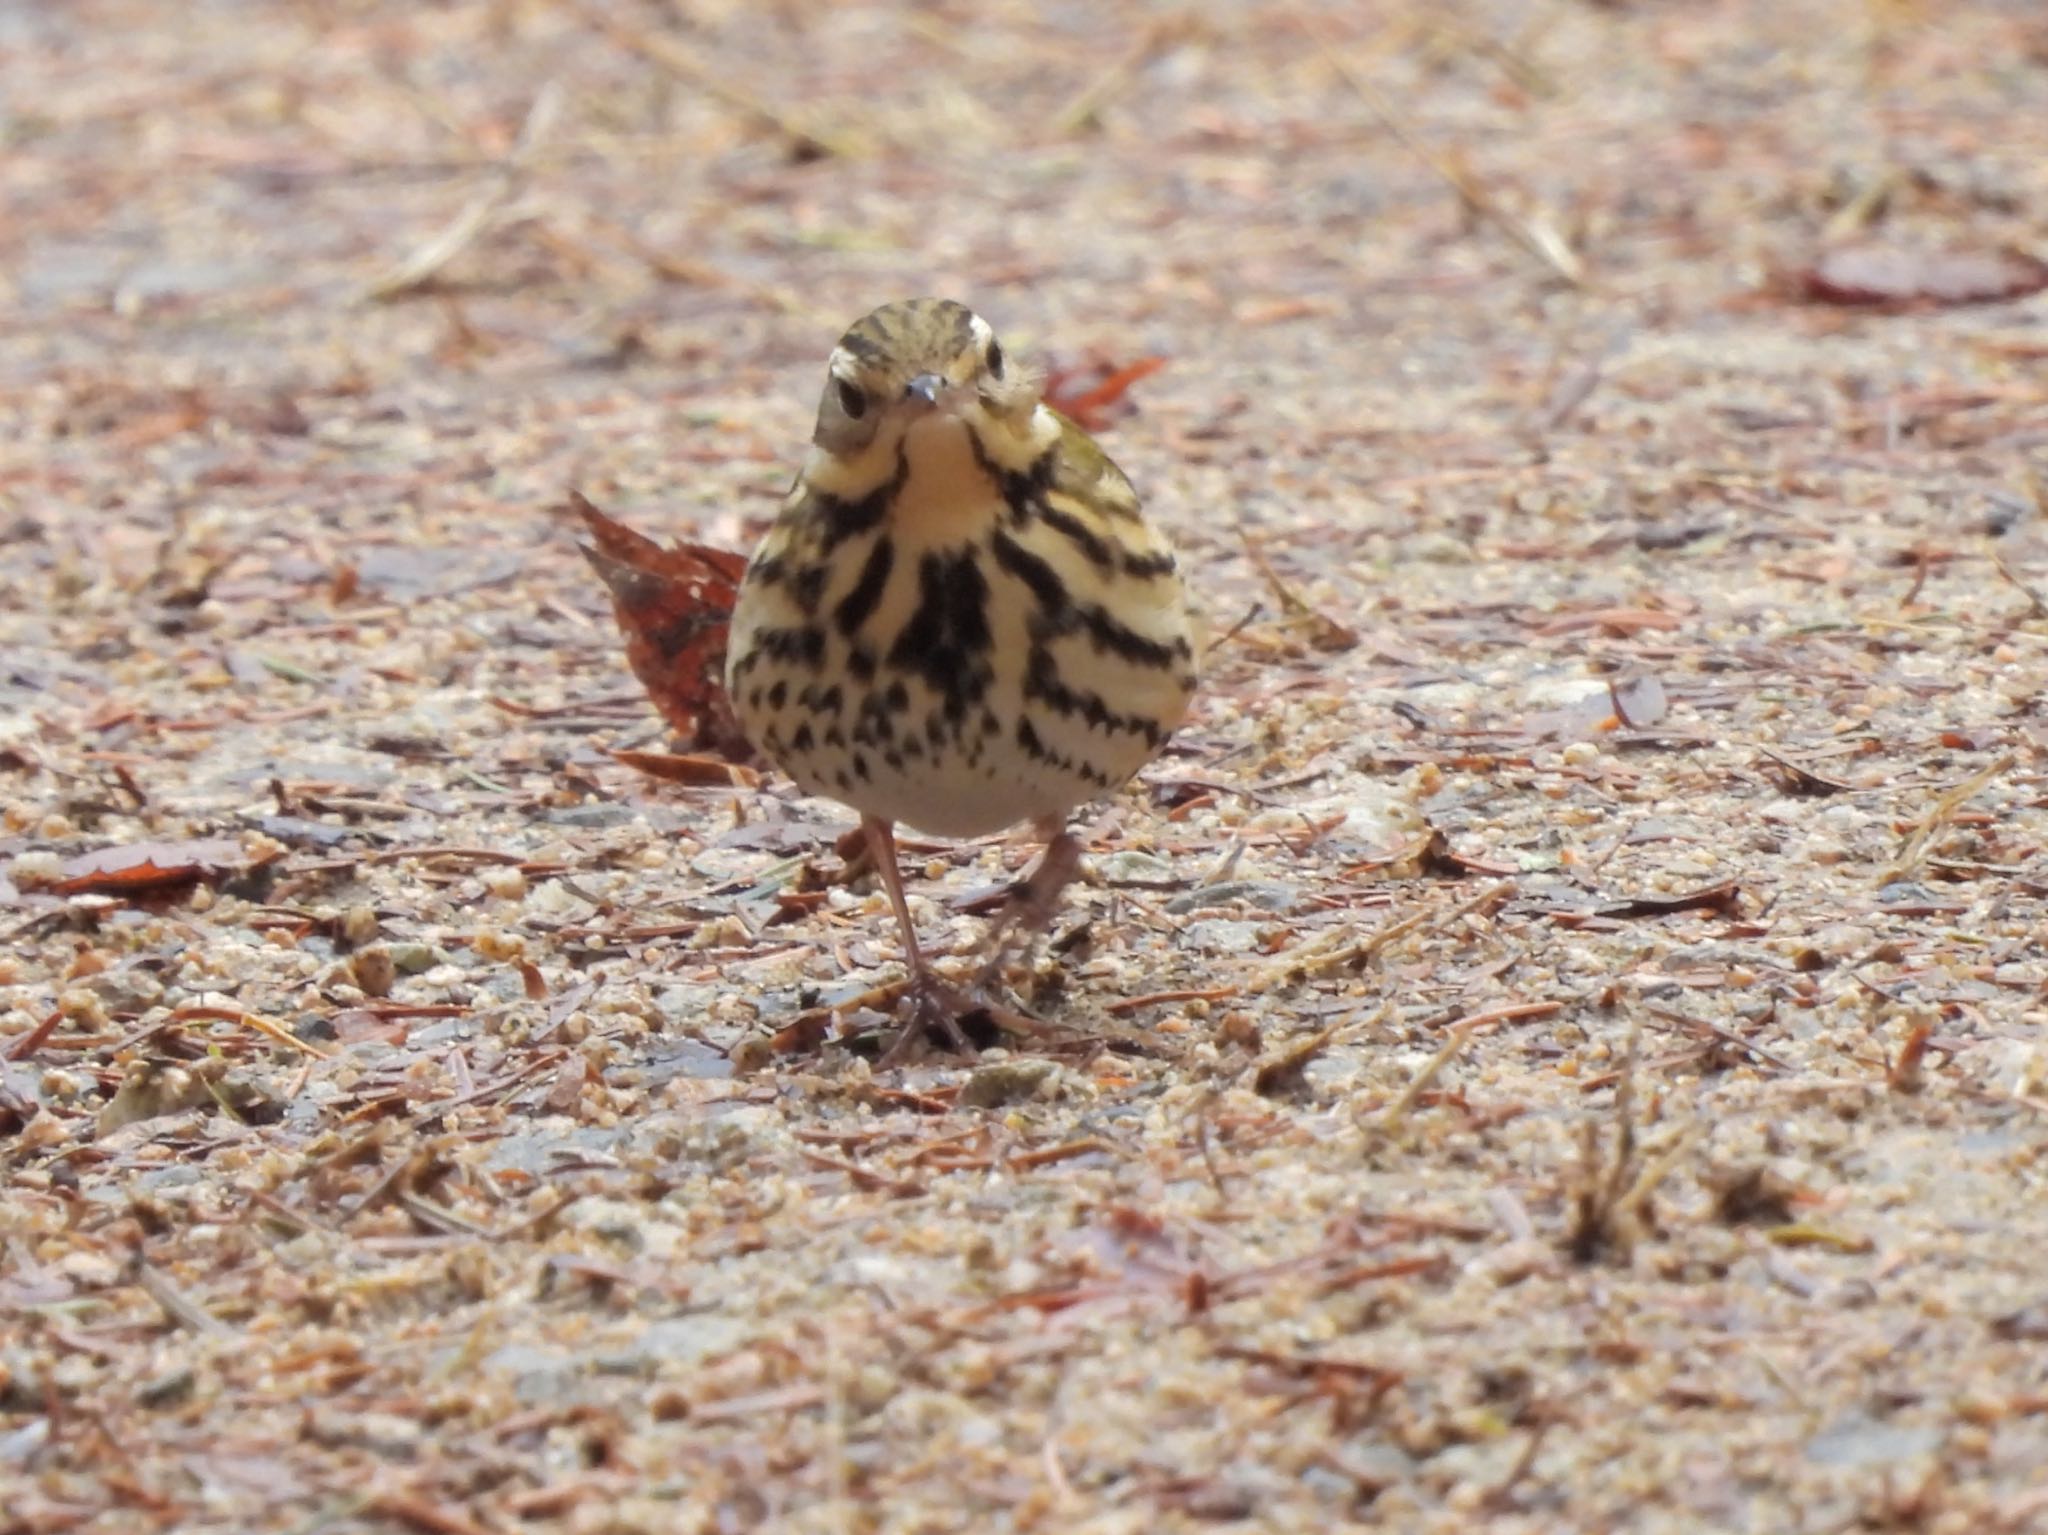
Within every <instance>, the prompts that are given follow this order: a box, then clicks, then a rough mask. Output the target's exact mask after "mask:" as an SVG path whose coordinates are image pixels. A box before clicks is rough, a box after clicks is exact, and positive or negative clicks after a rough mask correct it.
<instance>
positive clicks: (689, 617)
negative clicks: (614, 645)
mask: <svg viewBox="0 0 2048 1535" xmlns="http://www.w3.org/2000/svg"><path fill="white" fill-rule="evenodd" d="M569 505H570V508H571V509H572V510H574V511H575V512H576V513H577V514H578V515H579V516H581V517H582V519H583V524H584V526H585V527H586V528H588V529H589V531H590V536H591V538H592V540H593V541H594V542H593V543H589V544H585V545H583V546H582V548H583V554H584V557H585V558H586V559H588V560H589V561H590V563H591V565H592V567H593V568H595V570H596V571H597V573H598V574H599V575H600V576H602V577H603V578H604V584H605V585H606V587H608V588H609V589H610V591H611V595H612V611H613V613H614V614H616V615H617V617H618V621H619V629H620V631H621V632H622V633H623V634H624V635H625V636H626V660H627V662H628V663H629V664H630V665H631V666H632V668H633V675H634V676H636V677H638V678H639V679H640V685H641V686H642V687H644V688H646V689H647V695H648V697H650V698H651V699H653V700H654V706H655V708H657V709H659V710H660V711H661V717H662V718H663V719H665V720H667V721H668V723H669V728H670V729H672V730H673V731H675V733H676V734H677V735H678V736H680V737H681V738H682V739H683V741H684V742H685V743H686V744H688V745H689V746H692V747H696V748H701V749H704V750H707V751H711V752H714V753H716V754H717V755H718V756H720V757H723V758H725V759H727V760H728V761H731V762H746V761H750V760H751V759H752V757H753V755H754V753H753V749H752V748H751V747H750V746H748V744H747V739H746V736H745V735H744V734H742V733H741V730H740V727H739V721H738V720H737V719H735V718H734V717H733V712H732V704H731V701H730V700H729V699H728V698H727V697H726V694H725V647H726V639H727V634H728V631H729V629H730V627H731V623H732V610H733V604H734V603H735V602H736V601H737V600H738V598H739V583H740V577H741V576H742V575H744V574H745V573H746V569H747V559H746V556H745V555H743V554H735V553H733V552H732V551H731V550H729V549H716V548H713V547H712V546H711V545H709V544H677V545H676V546H675V547H673V548H663V547H662V546H661V545H660V544H657V543H656V542H655V541H654V540H653V539H651V538H645V537H642V536H641V535H640V534H638V533H635V532H634V531H633V530H632V529H631V528H628V527H627V526H625V524H623V523H620V522H616V521H614V520H613V519H612V518H610V517H607V516H606V515H605V514H604V513H603V512H601V511H599V510H598V509H597V508H596V507H595V506H593V505H592V504H591V503H590V502H589V501H588V500H587V499H585V497H584V496H583V495H582V494H581V493H580V492H577V491H571V492H570V493H569Z"/></svg>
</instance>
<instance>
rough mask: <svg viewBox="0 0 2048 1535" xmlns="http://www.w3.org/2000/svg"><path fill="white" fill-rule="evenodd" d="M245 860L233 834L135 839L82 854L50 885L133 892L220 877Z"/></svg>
mask: <svg viewBox="0 0 2048 1535" xmlns="http://www.w3.org/2000/svg"><path fill="white" fill-rule="evenodd" d="M243 862H245V859H244V857H243V853H242V844H241V843H239V842H237V841H235V840H234V839H233V838H231V837H203V838H199V839H196V840H194V841H189V842H131V843H128V844H125V845H124V846H121V847H103V848H101V849H99V850H98V851H97V852H92V853H81V854H80V855H79V856H78V857H76V858H73V859H71V860H70V861H69V862H68V863H66V864H65V865H64V875H63V878H61V879H59V880H58V881H57V882H56V883H55V884H53V885H51V886H50V889H51V890H52V891H54V892H55V893H56V894H58V895H83V894H85V893H87V892H89V891H103V892H106V893H108V894H113V895H133V894H135V893H137V892H139V891H144V890H162V889H166V888H168V887H171V886H175V885H190V884H195V883H197V882H198V881H199V880H201V879H208V878H215V877H218V876H219V875H221V874H224V873H226V872H228V871H230V870H232V869H235V868H238V867H240V866H241V865H242V863H243Z"/></svg>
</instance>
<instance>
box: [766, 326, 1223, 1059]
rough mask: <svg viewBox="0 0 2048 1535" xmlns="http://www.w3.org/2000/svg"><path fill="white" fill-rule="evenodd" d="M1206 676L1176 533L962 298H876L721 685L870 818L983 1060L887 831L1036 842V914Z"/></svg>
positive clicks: (815, 783)
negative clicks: (1094, 809)
mask: <svg viewBox="0 0 2048 1535" xmlns="http://www.w3.org/2000/svg"><path fill="white" fill-rule="evenodd" d="M1196 682H1197V658H1196V640H1195V631H1194V627H1193V621H1192V619H1191V616H1190V610H1189V604H1188V595H1187V590H1186V586H1185V583H1184V581H1183V579H1182V574H1181V570H1180V564H1179V561H1178V559H1177V557H1176V555H1175V552H1174V549H1173V546H1172V544H1171V543H1170V541H1169V540H1168V539H1167V538H1166V537H1165V536H1163V535H1162V534H1161V532H1160V531H1159V530H1158V528H1157V527H1155V526H1154V525H1153V524H1152V523H1150V522H1148V521H1147V520H1146V518H1145V516H1144V514H1143V511H1142V509H1141V507H1140V504H1139V500H1138V497H1137V494H1136V492H1135V491H1133V489H1132V488H1131V483H1130V481H1129V480H1128V479H1127V478H1126V477H1125V476H1124V473H1123V471H1122V470H1120V469H1118V468H1117V466H1116V465H1115V464H1114V463H1113V462H1111V460H1110V458H1109V456H1108V455H1107V454H1106V453H1104V452H1103V450H1102V449H1101V448H1100V447H1099V446H1097V444H1096V443H1095V441H1094V439H1093V438H1091V437H1090V436H1089V435H1088V433H1087V432H1086V431H1084V430H1083V429H1082V428H1081V427H1079V426H1078V425H1076V424H1075V423H1074V422H1073V421H1071V420H1069V419H1067V418H1066V417H1065V416H1063V415H1062V414H1060V412H1059V411H1057V410H1055V409H1054V408H1053V407H1052V406H1050V405H1048V404H1047V403H1046V402H1045V399H1044V398H1043V388H1042V384H1041V379H1040V376H1039V374H1037V373H1036V372H1035V371H1034V370H1032V369H1031V368H1029V367H1027V366H1025V365H1024V364H1023V363H1022V362H1021V361H1020V360H1018V359H1015V358H1012V357H1011V356H1010V354H1009V353H1008V352H1007V351H1006V350H1005V349H1004V347H1003V345H1002V343H1001V341H1000V340H998V338H997V336H996V334H995V332H994V330H993V329H992V328H991V327H990V325H989V323H988V322H987V321H986V320H984V319H983V318H982V317H981V316H980V315H978V314H976V313H975V312H974V311H973V310H972V309H970V308H968V307H967V306H966V305H964V304H961V303H958V302H955V301H953V300H951V299H938V298H918V299H909V300H903V301H899V302H894V303H888V304H884V305H882V306H881V307H880V308H878V309H876V310H874V311H873V312H872V313H870V314H868V315H866V316H865V317H863V318H862V319H860V320H857V321H855V322H854V324H853V325H852V326H851V327H849V328H848V330H847V331H846V333H845V334H844V335H843V336H841V337H840V338H839V342H838V345H837V346H835V347H834V348H833V351H832V355H831V359H830V361H829V363H828V364H827V368H826V375H825V387H824V392H823V395H822V397H821V399H820V401H819V405H818V415H817V424H816V427H815V429H814V430H813V432H812V435H811V444H810V449H809V452H808V453H807V455H806V456H805V458H804V460H803V464H802V468H801V469H800V470H799V472H798V473H797V475H796V478H795V481H794V483H793V484H792V486H791V488H790V491H789V494H788V496H787V498H786V499H785V500H784V502H783V504H782V507H781V510H780V512H779V514H778V515H777V517H776V519H775V522H774V525H773V526H772V528H770V530H769V531H768V532H767V534H766V535H765V537H764V538H763V540H762V542H761V544H760V545H759V547H758V548H757V549H756V550H755V552H754V554H753V557H752V558H751V560H750V561H749V562H748V564H747V567H746V572H745V575H744V577H743V578H742V580H741V582H740V588H739V594H738V598H737V601H736V604H735V606H734V610H733V616H732V630H731V637H730V641H729V648H728V652H727V666H726V689H727V694H728V696H729V698H730V700H731V703H732V706H733V709H734V712H735V715H736V717H737V719H738V722H739V725H740V728H741V730H742V731H743V732H744V733H745V735H746V737H747V739H748V740H749V741H750V742H751V743H752V744H753V745H754V747H755V748H756V749H757V750H758V751H759V752H760V753H761V755H762V756H763V757H765V758H766V759H767V760H768V761H770V762H772V763H773V764H775V766H777V767H778V768H780V769H781V770H782V771H783V772H784V773H786V774H787V775H788V776H789V777H790V778H791V779H792V780H794V781H795V783H796V785H797V787H798V788H799V789H800V790H802V791H803V792H804V793H806V794H809V795H815V796H819V797H822V798H825V799H830V800H835V801H837V802H838V803H840V804H842V805H844V806H846V807H848V808H849V809H851V810H853V811H854V812H856V813H857V814H858V815H859V817H860V822H861V828H862V832H863V834H864V840H865V843H866V847H867V851H868V853H869V855H870V858H871V860H872V862H873V864H874V866H875V869H876V871H877V873H878V874H879V876H880V879H881V881H882V885H883V888H884V890H885V892H886V894H887V896H888V900H889V904H890V907H891V909H892V910H893V913H894V916H895V920H896V923H897V926H898V927H899V929H900V931H901V933H902V942H903V950H904V959H905V962H906V967H907V970H908V972H909V973H908V979H907V982H906V986H905V995H906V997H907V998H908V1001H909V1004H910V1013H911V1019H910V1024H909V1026H908V1027H905V1028H904V1029H903V1030H902V1031H901V1032H900V1033H899V1034H898V1035H897V1036H896V1040H895V1042H894V1043H893V1044H892V1045H891V1046H890V1049H889V1050H888V1051H887V1052H886V1053H885V1055H884V1056H883V1061H884V1062H885V1063H886V1062H890V1061H892V1060H895V1059H900V1058H901V1056H902V1054H903V1053H904V1052H906V1051H907V1050H908V1049H911V1048H915V1047H914V1046H913V1045H912V1044H911V1043H910V1042H911V1041H913V1040H916V1039H919V1038H922V1037H925V1036H926V1035H927V1033H928V1031H932V1030H936V1032H937V1033H939V1034H940V1035H941V1036H942V1037H944V1038H945V1039H946V1040H947V1041H948V1042H950V1043H951V1044H952V1045H954V1046H955V1047H956V1048H958V1049H960V1050H962V1051H963V1052H969V1053H971V1050H972V1046H971V1045H970V1044H969V1042H968V1040H967V1038H966V1035H965V1032H964V1031H963V1030H962V1028H961V1027H960V1019H961V1018H962V1017H963V1016H966V1015H968V1014H970V1013H972V1012H973V1011H975V1010H976V1008H977V1006H978V1005H980V1004H977V1003H976V1002H975V1001H974V1000H973V999H972V998H970V997H967V996H964V995H963V994H962V993H961V992H959V991H958V990H957V989H956V988H955V987H953V986H952V985H951V984H949V983H948V982H947V981H946V980H944V979H943V978H942V977H941V976H940V975H939V973H938V972H937V971H936V970H934V968H933V967H932V965H931V963H930V961H929V959H928V957H927V956H926V954H925V952H924V950H923V948H922V946H921V945H920V943H919V941H918V935H917V927H916V924H915V922H914V921H913V920H912V917H911V913H910V906H909V902H908V901H907V900H906V898H905V896H904V891H903V878H902V873H901V870H900V869H899V867H898V864H897V855H896V841H895V829H896V827H897V826H898V825H904V826H908V827H911V828H913V829H915V830H916V831H919V832H923V833H926V834H929V835H932V836H936V837H944V838H974V837H982V836H987V835H989V834H991V833H994V832H998V831H1002V830H1005V829H1008V828H1011V827H1015V826H1018V825H1023V824H1028V825H1029V826H1030V827H1031V828H1032V829H1033V831H1034V832H1035V834H1036V835H1037V836H1038V838H1040V839H1041V840H1042V841H1043V842H1044V843H1045V849H1044V853H1043V855H1042V856H1041V857H1040V859H1039V860H1038V862H1037V864H1036V866H1035V867H1034V868H1033V869H1032V871H1031V872H1030V873H1029V874H1028V875H1027V876H1026V877H1025V878H1024V879H1023V880H1022V881H1020V882H1019V883H1018V884H1017V885H1015V886H1014V887H1013V888H1012V891H1011V899H1010V902H1009V904H1008V906H1007V908H1006V909H1005V911H1004V913H1003V914H1002V915H1000V916H999V917H998V918H997V919H996V924H995V935H996V939H997V944H996V952H995V954H994V955H993V956H992V957H991V958H990V960H989V962H988V964H987V965H985V966H984V967H983V968H982V970H981V972H980V974H979V975H978V977H977V979H976V985H977V987H979V986H982V985H985V984H986V982H987V981H988V980H989V979H990V978H991V977H992V976H993V975H994V974H996V973H998V971H999V969H1000V965H1001V962H1002V957H1003V949H1002V940H1003V939H1004V937H1005V935H1006V934H1010V933H1013V932H1014V931H1015V930H1017V929H1018V928H1022V929H1024V930H1027V931H1029V930H1033V929H1040V928H1043V927H1044V926H1045V925H1046V924H1048V923H1049V922H1050V921H1051V918H1052V915H1053V913H1054V910H1055V906H1056V902H1057V900H1058V898H1059V895H1060V893H1061V891H1062V890H1063V889H1064V887H1065V886H1066V884H1067V883H1068V882H1069V881H1070V880H1071V879H1072V878H1073V876H1074V875H1075V873H1076V872H1077V871H1078V868H1079V865H1080V861H1081V852H1082V850H1081V844H1080V842H1079V840H1078V839H1077V838H1076V837H1075V836H1074V835H1073V833H1072V831H1071V830H1070V829H1069V819H1070V817H1071V816H1072V814H1073V813H1074V812H1075V811H1076V810H1077V809H1078V808H1080V807H1083V806H1086V805H1089V804H1091V803H1093V802H1095V801H1097V800H1101V799H1103V798H1106V797H1107V796H1109V795H1111V794H1113V793H1115V792H1116V791H1117V790H1118V789H1120V788H1121V787H1122V786H1123V785H1124V784H1125V783H1126V782H1127V781H1128V780H1129V779H1130V778H1131V777H1132V776H1133V775H1134V774H1136V773H1137V772H1138V770H1139V769H1140V768H1142V767H1144V766H1145V765H1146V764H1147V763H1148V762H1150V761H1151V760H1152V759H1153V758H1154V757H1155V756H1157V755H1158V753H1159V752H1160V750H1161V749H1162V748H1163V747H1164V746H1165V745H1166V742H1167V739H1168V737H1169V736H1170V735H1171V734H1172V732H1173V731H1174V729H1175V728H1176V727H1177V726H1178V725H1179V724H1180V723H1181V721H1182V719H1183V717H1184V716H1185V715H1186V713H1187V711H1188V708H1189V705H1190V702H1191V700H1192V698H1193V696H1194V692H1195V688H1196Z"/></svg>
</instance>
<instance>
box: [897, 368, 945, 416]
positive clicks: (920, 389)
mask: <svg viewBox="0 0 2048 1535" xmlns="http://www.w3.org/2000/svg"><path fill="white" fill-rule="evenodd" d="M945 387H946V381H945V380H944V379H942V378H940V377H939V375H938V374H936V373H920V374H918V376H917V377H916V378H914V379H912V380H911V381H910V382H909V383H907V384H905V385H904V386H903V398H904V400H905V401H907V402H908V403H910V404H912V405H916V406H919V407H920V408H922V409H925V410H929V409H931V408H932V407H933V406H934V405H936V404H938V403H939V391H940V390H942V389H944V388H945Z"/></svg>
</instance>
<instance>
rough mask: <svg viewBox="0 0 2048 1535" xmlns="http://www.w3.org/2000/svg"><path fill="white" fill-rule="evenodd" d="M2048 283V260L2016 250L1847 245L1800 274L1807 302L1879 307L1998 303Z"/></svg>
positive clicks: (1822, 256)
mask: <svg viewBox="0 0 2048 1535" xmlns="http://www.w3.org/2000/svg"><path fill="white" fill-rule="evenodd" d="M2044 288H2048V263H2044V262H2041V261H2038V260H2036V259H2035V258H2034V257H2032V256H2030V255H2027V254H2026V253H2025V252H2024V251H2016V250H1977V251H1971V250H1914V249H1911V248H1909V247H1903V246H1894V245H1878V244H1865V245H1845V246H1841V247H1839V248H1837V249H1835V250H1831V251H1825V252H1823V253H1822V254H1821V255H1820V257H1819V258H1818V259H1817V260H1816V261H1815V262H1814V263H1813V265H1812V266H1810V267H1808V268H1806V269H1805V270H1804V271H1803V272H1801V273H1800V274H1799V277H1798V293H1799V296H1800V297H1801V298H1803V299H1805V300H1806V301H1807V302H1808V303H1814V304H1850V305H1861V306H1871V307H1878V308H1891V309H1903V308H1920V307H1939V306H1943V305H1951V304H1996V303H2002V302H2004V301H2005V300H2008V299H2016V298H2025V297H2026V296H2027V295H2028V294H2030V293H2039V292H2041V291H2042V290H2043V289H2044Z"/></svg>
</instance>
